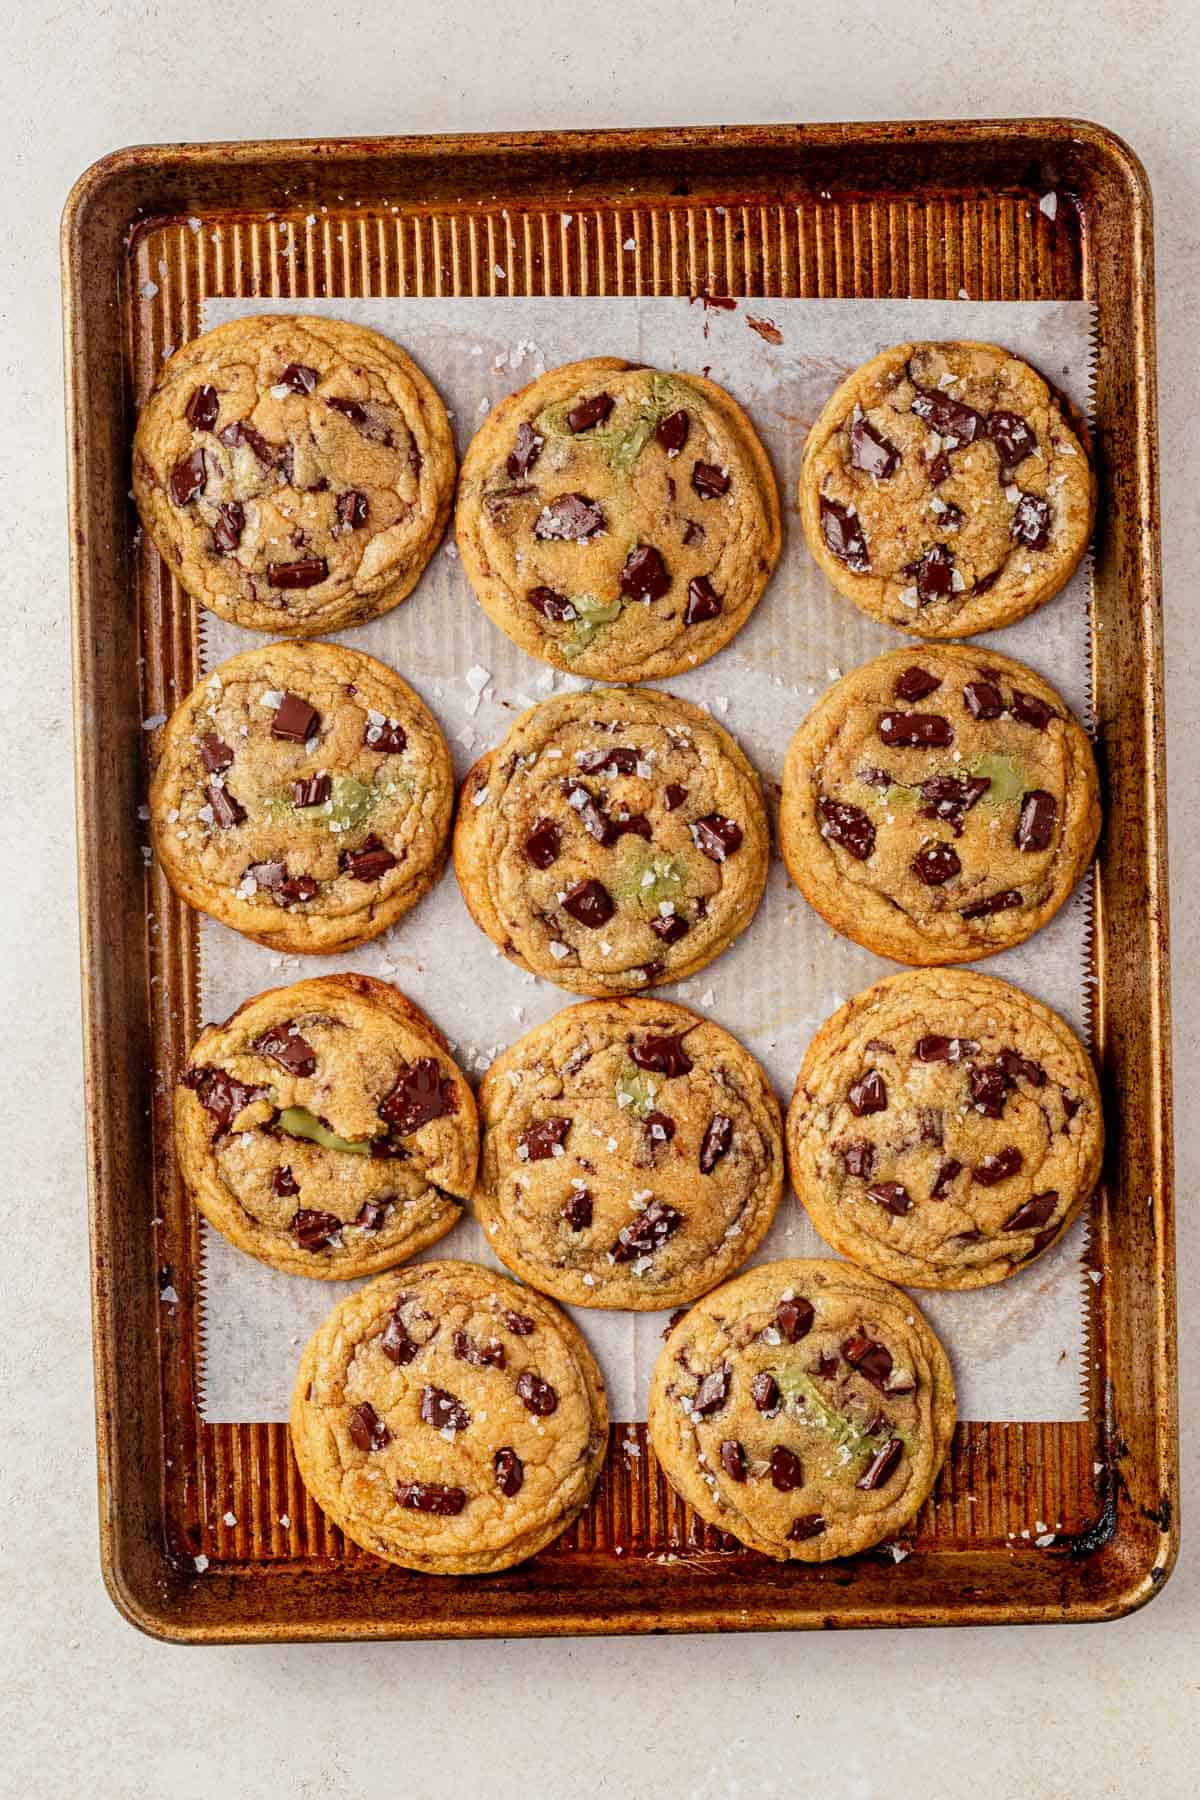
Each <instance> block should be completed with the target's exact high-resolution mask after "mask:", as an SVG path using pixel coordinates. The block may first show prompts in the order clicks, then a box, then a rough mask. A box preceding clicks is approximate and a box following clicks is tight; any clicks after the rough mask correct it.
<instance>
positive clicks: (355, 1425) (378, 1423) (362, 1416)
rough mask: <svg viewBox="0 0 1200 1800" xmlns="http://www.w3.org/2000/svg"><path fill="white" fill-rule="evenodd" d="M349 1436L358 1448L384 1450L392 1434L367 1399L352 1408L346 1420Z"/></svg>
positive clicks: (368, 1451) (369, 1450)
mask: <svg viewBox="0 0 1200 1800" xmlns="http://www.w3.org/2000/svg"><path fill="white" fill-rule="evenodd" d="M347 1424H348V1428H349V1431H350V1436H351V1438H352V1439H353V1440H354V1442H355V1443H356V1444H357V1445H358V1448H359V1449H360V1450H365V1451H367V1453H368V1454H369V1453H370V1452H371V1451H372V1450H386V1448H387V1446H388V1445H389V1444H390V1443H391V1441H392V1434H391V1432H390V1431H389V1430H388V1428H387V1426H386V1425H385V1423H384V1421H383V1420H382V1419H381V1418H380V1416H379V1414H378V1413H377V1412H376V1411H375V1408H374V1407H373V1406H372V1405H371V1402H370V1401H369V1400H364V1401H363V1402H362V1403H361V1404H360V1405H359V1406H356V1407H354V1408H352V1410H351V1413H350V1418H349V1420H348V1421H347Z"/></svg>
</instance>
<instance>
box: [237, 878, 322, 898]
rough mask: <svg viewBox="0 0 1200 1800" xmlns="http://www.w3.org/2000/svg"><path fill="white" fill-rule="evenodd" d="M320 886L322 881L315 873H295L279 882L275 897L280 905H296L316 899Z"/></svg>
mask: <svg viewBox="0 0 1200 1800" xmlns="http://www.w3.org/2000/svg"><path fill="white" fill-rule="evenodd" d="M247 873H250V871H249V870H248V871H247ZM319 887H320V883H319V882H318V881H317V879H316V877H315V876H313V875H294V876H291V877H289V878H286V879H285V880H283V881H281V882H280V883H279V885H278V887H277V888H276V889H275V899H276V901H277V903H278V904H279V905H280V906H294V905H295V904H297V903H298V902H301V901H305V900H315V899H316V897H317V891H318V889H319Z"/></svg>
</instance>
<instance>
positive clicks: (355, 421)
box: [325, 394, 369, 430]
mask: <svg viewBox="0 0 1200 1800" xmlns="http://www.w3.org/2000/svg"><path fill="white" fill-rule="evenodd" d="M325 404H326V406H327V407H328V408H329V409H330V411H331V412H335V413H340V414H341V416H342V418H343V419H349V421H350V423H351V425H357V426H358V428H359V429H360V430H361V429H362V427H363V426H364V425H366V424H367V423H368V422H369V415H368V413H367V409H366V407H365V406H363V405H362V404H361V403H360V402H359V401H357V400H347V399H346V398H344V396H343V395H341V394H326V396H325Z"/></svg>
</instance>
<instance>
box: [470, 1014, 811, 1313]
mask: <svg viewBox="0 0 1200 1800" xmlns="http://www.w3.org/2000/svg"><path fill="white" fill-rule="evenodd" d="M479 1113H480V1122H481V1127H482V1134H483V1135H482V1143H481V1158H480V1165H479V1182H478V1185H477V1187H476V1190H475V1198H474V1209H475V1215H476V1217H477V1218H478V1220H479V1223H480V1224H481V1225H482V1227H483V1229H484V1231H485V1232H486V1233H487V1237H488V1241H489V1243H490V1244H491V1246H492V1249H493V1250H494V1251H495V1252H496V1255H497V1256H498V1257H499V1258H500V1260H501V1262H503V1263H505V1264H506V1265H507V1266H508V1267H509V1268H510V1269H512V1270H513V1272H514V1273H515V1274H517V1275H520V1276H521V1277H523V1279H524V1280H526V1281H529V1282H532V1283H533V1285H534V1286H535V1287H539V1288H541V1289H542V1290H543V1291H544V1292H546V1293H548V1294H553V1295H554V1296H555V1298H556V1299H558V1300H564V1301H567V1302H569V1303H570V1304H572V1305H575V1306H609V1307H628V1308H631V1309H634V1310H637V1311H653V1310H654V1309H656V1308H659V1307H667V1306H680V1305H683V1304H685V1303H686V1302H687V1301H689V1300H694V1299H695V1297H696V1295H697V1294H702V1293H704V1292H705V1290H706V1289H708V1288H710V1287H713V1286H714V1285H715V1284H716V1283H717V1282H718V1281H722V1280H724V1278H725V1277H726V1276H727V1275H729V1274H731V1273H732V1271H733V1270H734V1269H736V1268H738V1267H739V1266H740V1265H741V1264H742V1263H744V1262H745V1260H746V1258H747V1257H748V1256H749V1255H750V1254H751V1253H752V1252H753V1251H754V1250H755V1249H756V1248H757V1247H758V1244H759V1243H760V1242H761V1240H762V1238H763V1236H764V1235H765V1233H766V1230H767V1227H768V1226H769V1225H770V1223H771V1220H772V1218H773V1217H774V1214H775V1208H776V1207H777V1205H778V1204H779V1197H780V1194H781V1192H782V1189H783V1144H782V1133H781V1121H780V1115H779V1105H778V1102H777V1101H776V1099H775V1095H774V1094H773V1093H772V1091H771V1088H770V1085H769V1083H768V1081H767V1078H766V1076H765V1075H764V1074H763V1072H762V1070H761V1069H760V1068H759V1066H758V1064H757V1062H756V1061H755V1060H754V1058H753V1057H752V1056H751V1055H750V1053H749V1051H748V1050H744V1049H743V1048H742V1046H741V1045H740V1044H739V1043H738V1042H737V1041H736V1039H734V1038H732V1037H730V1035H729V1033H728V1032H726V1031H723V1030H722V1029H721V1027H720V1026H719V1025H714V1024H712V1023H711V1021H709V1020H707V1019H702V1018H699V1017H698V1016H697V1015H696V1014H695V1013H693V1012H689V1011H688V1010H687V1009H686V1008H685V1007H682V1006H671V1005H668V1004H666V1003H665V1002H658V1001H654V1000H591V1001H585V1002H583V1004H581V1005H579V1006H570V1007H567V1009H566V1010H565V1011H564V1012H560V1013H557V1014H556V1015H555V1017H554V1018H552V1019H549V1020H547V1022H546V1023H545V1024H544V1025H538V1026H535V1028H534V1029H533V1030H532V1031H530V1032H527V1033H526V1035H525V1036H524V1037H523V1038H521V1040H520V1041H519V1042H518V1043H516V1044H514V1045H512V1047H511V1048H510V1049H508V1050H505V1051H503V1052H502V1054H501V1055H500V1056H498V1057H497V1058H496V1060H495V1062H494V1063H493V1064H492V1066H491V1068H490V1069H489V1070H488V1072H487V1074H486V1075H485V1076H484V1078H483V1084H482V1086H481V1087H480V1090H479Z"/></svg>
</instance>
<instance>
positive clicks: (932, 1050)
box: [916, 1032, 979, 1063]
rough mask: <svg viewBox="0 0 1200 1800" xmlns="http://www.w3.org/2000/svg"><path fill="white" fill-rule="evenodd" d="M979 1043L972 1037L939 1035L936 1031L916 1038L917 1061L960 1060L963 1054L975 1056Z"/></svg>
mask: <svg viewBox="0 0 1200 1800" xmlns="http://www.w3.org/2000/svg"><path fill="white" fill-rule="evenodd" d="M978 1050H979V1045H978V1044H977V1043H976V1041H975V1039H974V1038H960V1037H939V1036H938V1035H937V1033H936V1032H932V1033H930V1034H929V1035H928V1036H926V1037H922V1038H918V1039H917V1048H916V1055H917V1061H918V1062H924V1063H932V1062H952V1063H953V1062H961V1061H962V1059H963V1058H964V1056H975V1055H976V1054H977V1053H978Z"/></svg>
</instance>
